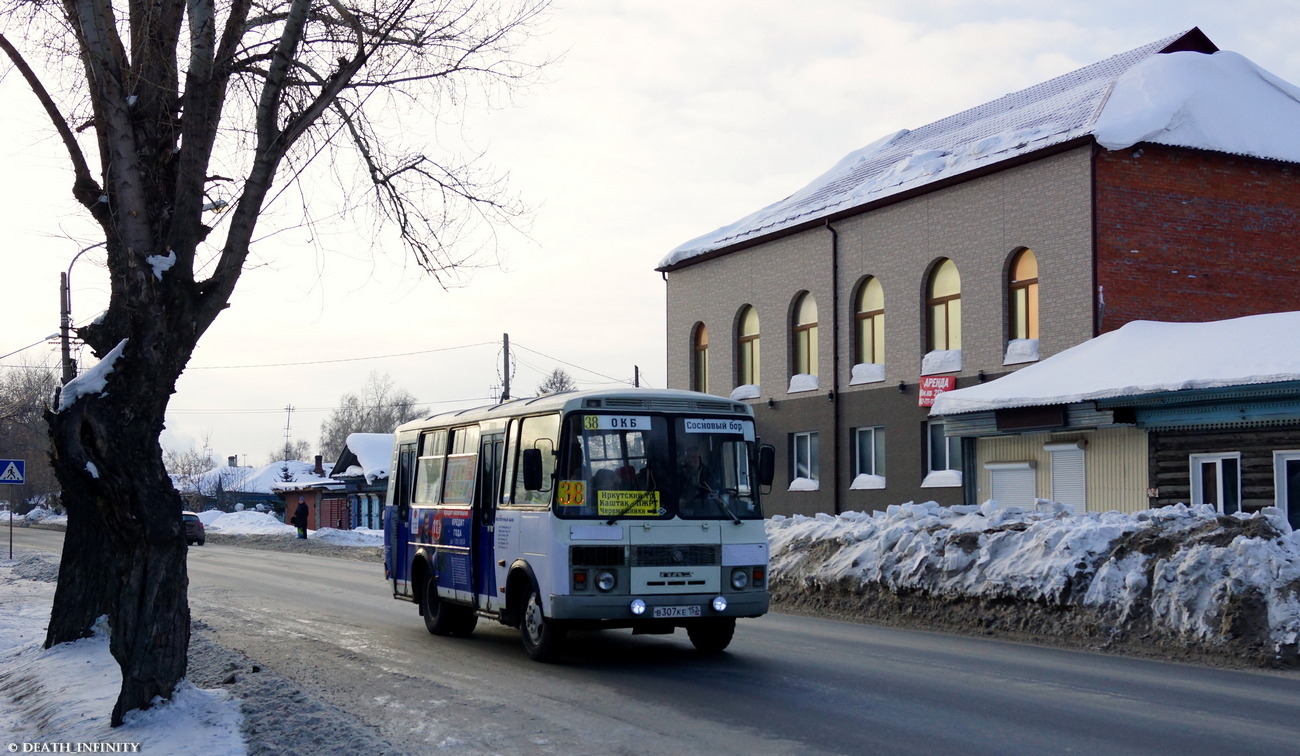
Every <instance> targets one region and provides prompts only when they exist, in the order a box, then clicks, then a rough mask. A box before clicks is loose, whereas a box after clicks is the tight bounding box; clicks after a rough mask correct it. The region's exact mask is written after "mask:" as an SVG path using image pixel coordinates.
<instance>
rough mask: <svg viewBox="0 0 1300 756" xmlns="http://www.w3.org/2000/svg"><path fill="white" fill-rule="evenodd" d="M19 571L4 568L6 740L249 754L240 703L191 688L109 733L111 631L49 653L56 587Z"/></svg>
mask: <svg viewBox="0 0 1300 756" xmlns="http://www.w3.org/2000/svg"><path fill="white" fill-rule="evenodd" d="M14 565H15V562H12V561H8V562H3V563H0V591H2V592H3V595H4V599H5V600H4V605H5V611H4V612H0V670H3V671H2V672H0V691H3V692H4V695H3V696H0V732H3V733H5V736H6V738H5V739H6V740H7V741H10V742H11V743H14V744H22V743H46V744H47V745H48V744H51V742H52V741H57V742H60V743H69V742H71V743H83V744H110V743H118V744H120V743H139V744H140V749H139V752H141V753H204V754H213V756H226V755H229V756H235V755H236V754H244V753H247V751H248V749H247V746H246V745H245V742H244V739H243V736H242V735H241V734H240V729H239V728H240V722H241V720H242V715H241V714H240V711H239V702H238V701H233V700H231V699H230V698H229V696H228V695H227V693H226V692H225V691H223V690H201V689H199V688H196V687H194V686H193V685H191V684H189V683H188V682H182V683H181V686H180V688H179V689H178V690H177V692H176V695H175V696H174V697H173V699H172V700H171V701H170V702H167V703H161V704H159V705H157V706H155V707H154V708H153V709H150V710H148V711H134V712H128V713H127V715H126V722H125V723H124V724H123V725H122V726H121V727H117V728H112V727H109V715H110V714H111V713H112V711H113V704H114V702H115V701H116V700H117V695H118V690H119V688H120V687H121V684H122V673H121V670H120V669H119V667H118V665H117V662H116V661H114V659H113V657H112V655H111V654H110V653H109V650H108V643H109V635H108V632H109V631H108V628H107V623H106V622H104V621H103V620H101V624H100V625H99V626H98V629H99V632H97V633H96V635H95V636H94V637H91V638H84V639H82V640H79V641H77V642H75V643H63V644H60V645H58V646H55V647H54V648H51V649H49V650H46V649H43V648H42V645H43V643H44V640H45V632H44V628H45V624H46V622H47V621H48V620H49V614H50V604H51V602H52V601H53V597H54V584H53V583H45V582H35V581H31V580H21V579H18V578H17V576H16V575H15V574H14V572H15V570H14ZM10 750H14V748H13V746H10ZM104 750H107V749H104Z"/></svg>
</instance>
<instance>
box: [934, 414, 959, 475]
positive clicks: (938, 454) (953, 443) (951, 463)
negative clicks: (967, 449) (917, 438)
mask: <svg viewBox="0 0 1300 756" xmlns="http://www.w3.org/2000/svg"><path fill="white" fill-rule="evenodd" d="M925 425H926V435H927V437H928V439H929V444H928V445H927V446H928V447H929V449H928V452H927V454H926V458H927V460H928V463H929V468H928V469H929V472H932V473H933V472H941V471H943V470H961V439H960V438H957V437H956V436H954V437H952V438H949V437H947V436H945V435H944V434H943V423H942V422H928V423H926V424H925Z"/></svg>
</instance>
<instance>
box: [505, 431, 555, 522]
mask: <svg viewBox="0 0 1300 756" xmlns="http://www.w3.org/2000/svg"><path fill="white" fill-rule="evenodd" d="M559 432H560V416H559V415H542V416H540V417H526V418H524V420H523V423H522V425H521V427H520V432H519V449H520V452H521V453H520V454H519V459H520V464H519V467H518V469H517V470H516V474H515V504H517V505H521V506H534V507H539V506H540V507H544V506H549V505H550V503H551V492H552V491H553V490H554V488H555V486H554V485H552V481H553V480H554V478H555V437H556V436H557V435H558V434H559ZM528 450H533V451H535V452H537V453H538V456H540V457H541V459H540V462H541V465H540V467H541V481H540V488H538V489H536V490H530V489H529V488H528V486H527V483H529V482H533V483H537V482H538V481H526V480H525V475H524V469H523V464H522V459H523V456H524V454H523V452H525V451H528ZM529 456H533V455H532V454H531V453H530V454H529Z"/></svg>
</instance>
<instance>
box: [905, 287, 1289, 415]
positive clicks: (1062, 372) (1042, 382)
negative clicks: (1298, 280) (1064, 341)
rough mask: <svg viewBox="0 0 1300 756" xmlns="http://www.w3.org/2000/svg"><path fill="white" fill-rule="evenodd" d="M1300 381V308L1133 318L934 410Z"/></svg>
mask: <svg viewBox="0 0 1300 756" xmlns="http://www.w3.org/2000/svg"><path fill="white" fill-rule="evenodd" d="M1284 381H1300V312H1279V313H1270V314H1267V315H1249V316H1247V317H1244V318H1233V319H1231V320H1218V321H1214V322H1211V323H1158V322H1153V321H1149V320H1136V321H1133V322H1131V323H1128V324H1126V325H1124V326H1123V327H1121V328H1119V329H1118V330H1115V331H1111V332H1110V333H1106V334H1102V335H1101V336H1098V337H1096V338H1095V339H1090V340H1088V341H1085V342H1084V343H1082V344H1080V345H1078V346H1076V347H1072V348H1070V349H1067V350H1065V351H1064V352H1061V353H1059V354H1056V355H1053V356H1051V357H1048V358H1047V359H1045V360H1043V361H1042V362H1039V363H1036V364H1033V365H1030V366H1028V367H1025V368H1022V369H1020V370H1017V371H1016V372H1014V373H1012V374H1010V375H1007V376H1004V377H1002V378H998V379H997V380H993V381H989V382H988V383H983V384H979V385H976V386H970V387H968V388H962V389H957V390H955V391H948V392H946V393H943V394H940V395H939V396H937V397H936V398H935V400H934V406H933V407H931V408H930V414H931V415H957V414H961V413H964V412H985V411H989V410H999V409H1011V408H1014V407H1043V406H1049V405H1056V404H1073V403H1076V402H1084V401H1091V400H1099V399H1110V398H1115V397H1130V396H1139V395H1143V394H1157V393H1165V392H1171V391H1182V390H1188V389H1207V388H1222V387H1228V386H1252V385H1260V384H1268V383H1281V382H1284Z"/></svg>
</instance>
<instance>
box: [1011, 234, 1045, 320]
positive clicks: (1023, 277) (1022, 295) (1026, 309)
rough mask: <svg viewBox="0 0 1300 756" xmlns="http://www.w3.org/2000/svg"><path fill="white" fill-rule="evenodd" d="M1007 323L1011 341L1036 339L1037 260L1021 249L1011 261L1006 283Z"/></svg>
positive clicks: (1032, 254)
mask: <svg viewBox="0 0 1300 756" xmlns="http://www.w3.org/2000/svg"><path fill="white" fill-rule="evenodd" d="M1007 303H1008V305H1009V306H1010V309H1011V312H1010V313H1008V315H1009V317H1008V319H1007V320H1008V322H1009V324H1010V327H1011V333H1010V337H1011V338H1013V339H1036V338H1038V258H1037V257H1035V256H1034V252H1033V250H1029V249H1022V250H1020V251H1019V252H1017V253H1016V256H1015V257H1014V258H1013V259H1012V260H1011V274H1010V280H1009V281H1008V282H1007Z"/></svg>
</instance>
